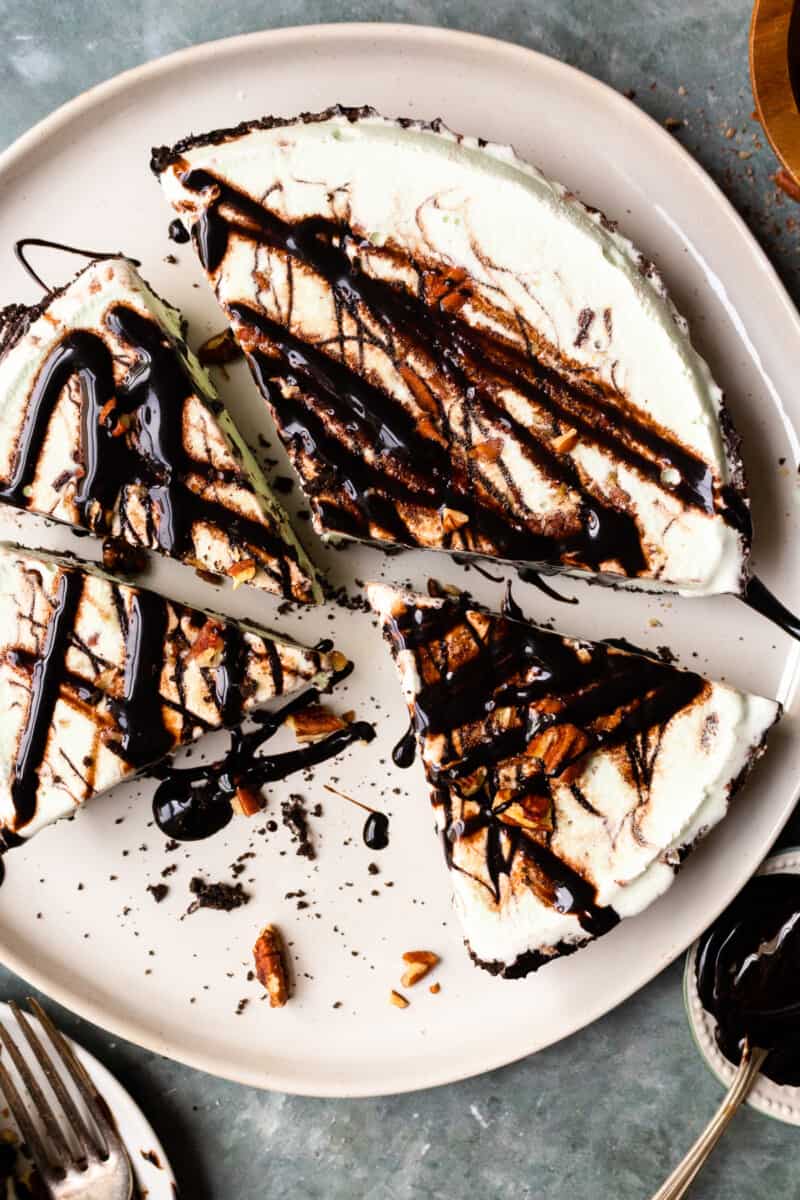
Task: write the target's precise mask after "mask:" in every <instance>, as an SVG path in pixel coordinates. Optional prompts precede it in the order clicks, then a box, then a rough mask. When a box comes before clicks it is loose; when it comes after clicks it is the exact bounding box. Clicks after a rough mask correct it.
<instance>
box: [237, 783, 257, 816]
mask: <svg viewBox="0 0 800 1200" xmlns="http://www.w3.org/2000/svg"><path fill="white" fill-rule="evenodd" d="M263 807H264V798H263V796H262V795H261V793H260V792H257V791H256V790H255V788H249V787H244V786H242V784H239V786H238V787H237V789H236V791H235V792H234V794H233V795H232V796H231V808H232V809H233V811H234V812H235V813H238V815H239V816H240V817H254V816H255V815H256V813H260V812H261V810H262V809H263Z"/></svg>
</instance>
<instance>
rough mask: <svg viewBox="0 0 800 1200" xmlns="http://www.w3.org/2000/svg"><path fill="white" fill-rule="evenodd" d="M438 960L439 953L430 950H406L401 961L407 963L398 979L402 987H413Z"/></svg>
mask: <svg viewBox="0 0 800 1200" xmlns="http://www.w3.org/2000/svg"><path fill="white" fill-rule="evenodd" d="M438 961H439V955H438V954H434V953H433V951H432V950H407V951H406V953H405V954H404V955H403V962H404V963H406V964H407V966H406V969H405V971H404V972H403V975H402V978H401V980H400V982H401V984H402V985H403V987H413V986H414V984H415V983H419V981H420V979H424V978H425V976H426V975H427V974H428V972H429V971H430V970H431V968H432V967H435V966H436V964H437V963H438Z"/></svg>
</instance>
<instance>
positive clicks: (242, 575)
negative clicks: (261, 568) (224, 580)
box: [228, 558, 256, 589]
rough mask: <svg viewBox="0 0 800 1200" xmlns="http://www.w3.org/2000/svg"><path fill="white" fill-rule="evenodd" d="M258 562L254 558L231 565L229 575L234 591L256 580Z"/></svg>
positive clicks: (244, 559)
mask: <svg viewBox="0 0 800 1200" xmlns="http://www.w3.org/2000/svg"><path fill="white" fill-rule="evenodd" d="M255 573H256V560H255V559H254V558H243V559H241V560H240V561H239V562H235V563H231V565H230V566H229V567H228V574H229V575H230V577H231V579H232V580H233V586H234V589H236V588H237V587H240V586H241V585H242V584H243V583H249V582H250V580H251V579H254V578H255Z"/></svg>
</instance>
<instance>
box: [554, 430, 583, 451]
mask: <svg viewBox="0 0 800 1200" xmlns="http://www.w3.org/2000/svg"><path fill="white" fill-rule="evenodd" d="M577 444H578V431H577V429H565V430H564V432H563V433H560V434H559V435H558V437H554V438H553V440H552V442H551V443H550V445H551V446H552V447H553V449H554V450H555V452H556V454H569V452H570V450H574V449H575V447H576V446H577Z"/></svg>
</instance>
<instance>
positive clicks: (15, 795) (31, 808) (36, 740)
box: [11, 572, 83, 829]
mask: <svg viewBox="0 0 800 1200" xmlns="http://www.w3.org/2000/svg"><path fill="white" fill-rule="evenodd" d="M82 587H83V585H82V580H81V577H80V576H79V575H77V574H74V573H70V572H65V573H64V574H63V575H62V576H61V578H60V579H59V581H58V594H57V596H56V600H55V605H54V610H53V615H52V618H51V620H50V623H49V624H48V626H47V633H46V635H45V640H44V646H43V647H42V653H41V655H40V657H39V658H37V660H36V662H35V663H34V666H33V672H32V676H31V698H30V705H29V708H28V715H27V719H26V721H25V727H24V729H23V731H22V736H21V738H20V743H19V749H18V751H17V761H16V763H15V765H14V780H13V782H12V784H11V798H12V800H13V802H14V809H15V812H16V822H15V824H16V828H17V829H22V828H24V827H25V825H27V824H28V822H29V821H31V820H33V817H34V816H35V815H36V793H37V790H38V787H39V767H40V765H41V763H42V759H43V758H44V753H45V749H46V747H47V739H48V737H49V736H50V727H51V725H52V723H53V713H54V712H55V707H56V701H57V700H58V694H59V690H60V687H61V676H62V671H63V669H64V660H65V658H66V654H67V648H68V646H69V639H70V634H71V633H72V627H73V623H74V620H75V614H76V612H77V610H78V604H79V602H80V597H81V591H82Z"/></svg>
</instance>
